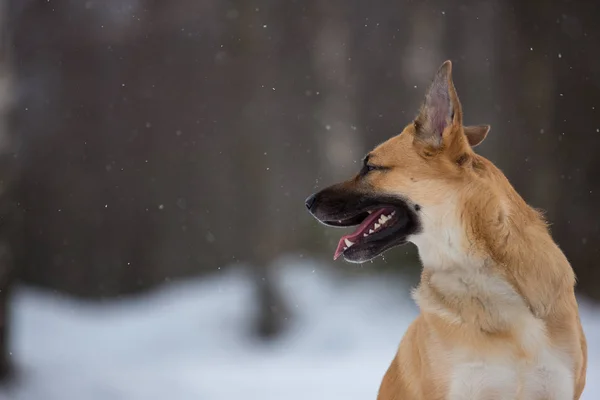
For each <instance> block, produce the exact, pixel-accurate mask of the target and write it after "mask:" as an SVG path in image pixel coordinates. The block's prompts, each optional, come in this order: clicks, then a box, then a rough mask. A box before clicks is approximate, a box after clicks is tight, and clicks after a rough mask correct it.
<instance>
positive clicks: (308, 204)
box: [304, 194, 317, 210]
mask: <svg viewBox="0 0 600 400" xmlns="http://www.w3.org/2000/svg"><path fill="white" fill-rule="evenodd" d="M316 198H317V196H316V195H314V194H311V195H310V196H308V198H307V199H306V201H305V202H304V204H306V208H308V209H309V210H310V209H311V208H312V206H313V204H315V199H316Z"/></svg>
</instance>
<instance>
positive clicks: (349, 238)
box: [333, 208, 387, 260]
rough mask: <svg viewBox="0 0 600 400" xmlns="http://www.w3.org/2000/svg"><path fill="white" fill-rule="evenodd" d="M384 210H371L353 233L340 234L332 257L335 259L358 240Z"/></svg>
mask: <svg viewBox="0 0 600 400" xmlns="http://www.w3.org/2000/svg"><path fill="white" fill-rule="evenodd" d="M386 210H387V209H385V208H382V209H381V210H377V211H374V212H372V213H371V214H370V215H369V216H368V217H367V218H365V220H364V221H363V222H362V223H361V224H360V225H359V226H358V228H356V230H355V231H354V232H353V233H351V234H349V235H344V236H342V238H341V239H340V241H339V243H338V245H337V248H336V249H335V253H334V255H333V259H334V260H337V259H338V258H339V257H340V256H341V255H342V253H343V252H344V250H346V249H347V248H348V247H350V246H352V245H353V244H354V243H356V242H358V241H359V240H360V239H361V238H362V237H363V233H364V232H366V231H367V230H368V229H369V227H371V226H372V225H373V224H374V223H375V221H377V220H378V219H379V217H380V216H381V214H383V213H384V212H385V211H386Z"/></svg>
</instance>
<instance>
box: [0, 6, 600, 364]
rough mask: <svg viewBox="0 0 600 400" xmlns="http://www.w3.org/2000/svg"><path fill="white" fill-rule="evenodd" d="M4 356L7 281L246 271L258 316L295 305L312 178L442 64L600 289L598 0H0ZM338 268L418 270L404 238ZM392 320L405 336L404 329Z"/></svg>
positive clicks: (412, 99)
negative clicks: (289, 259)
mask: <svg viewBox="0 0 600 400" xmlns="http://www.w3.org/2000/svg"><path fill="white" fill-rule="evenodd" d="M1 7H2V9H1V10H0V24H1V29H2V31H1V32H2V41H1V43H0V46H1V50H2V51H1V54H0V151H1V152H2V154H1V158H0V165H1V166H2V169H1V170H0V193H1V195H2V198H1V199H2V202H1V208H0V210H1V212H2V214H1V216H0V217H1V221H2V224H1V225H0V226H1V227H2V230H1V231H0V263H1V265H0V286H1V287H0V304H1V312H0V348H1V354H0V360H1V364H0V369H1V370H2V372H3V373H6V372H7V371H8V370H9V363H8V356H7V355H8V353H9V351H10V336H9V333H10V326H9V321H10V293H11V288H12V286H13V284H14V283H15V282H22V283H23V284H27V285H35V286H38V287H43V288H47V289H51V290H56V291H58V292H60V293H65V294H68V295H72V296H75V297H79V298H84V299H88V300H94V301H95V300H106V299H110V298H115V297H119V296H128V295H135V294H137V293H140V292H144V291H147V290H149V289H153V288H156V287H158V286H160V285H161V284H163V283H165V282H169V281H174V280H180V279H184V278H188V277H198V276H208V274H217V273H220V271H222V270H223V269H225V268H226V267H228V266H231V265H235V264H241V265H245V266H247V268H248V269H249V270H250V271H251V272H252V276H253V277H254V282H255V298H256V301H257V304H259V305H260V307H259V308H258V310H259V312H258V314H257V315H256V321H255V323H254V325H253V327H252V330H253V331H254V332H255V333H256V334H257V335H258V336H259V337H262V338H265V339H269V338H273V337H276V336H277V334H278V333H279V332H280V331H281V329H283V328H284V327H285V323H286V321H288V317H290V316H291V314H290V313H289V312H288V311H289V307H288V305H287V304H286V303H285V300H283V299H282V296H281V290H280V289H279V288H278V287H277V285H276V284H275V283H274V282H273V281H272V280H271V279H270V276H271V274H272V273H273V271H272V268H273V265H274V264H273V262H274V260H276V259H277V258H279V257H281V256H282V255H288V254H296V255H298V256H302V257H307V258H309V257H310V258H317V259H319V258H322V259H329V258H330V257H331V255H332V253H333V250H334V248H335V243H336V242H337V238H338V237H339V232H338V231H336V230H331V229H325V228H324V227H322V226H320V225H319V224H317V223H316V222H315V221H314V220H313V219H312V218H311V217H310V216H309V214H308V213H307V212H306V211H305V209H304V199H305V198H306V196H308V195H309V194H310V193H312V192H314V191H315V190H316V189H317V188H319V187H323V186H325V185H327V184H329V183H332V182H333V181H335V180H338V179H342V178H345V177H348V176H350V175H351V174H354V173H355V172H356V171H358V168H359V165H358V162H359V161H360V159H361V157H362V156H363V155H364V153H365V152H366V151H367V150H368V149H370V148H371V147H373V146H374V145H376V144H378V143H379V142H381V141H383V140H385V139H386V138H388V137H389V136H391V135H393V134H396V133H399V132H400V131H401V129H402V128H403V126H404V125H405V124H406V123H408V122H409V121H410V120H411V119H412V118H413V117H414V115H415V113H416V111H417V109H418V107H419V105H420V102H421V100H422V98H423V95H424V90H425V88H426V86H427V85H428V83H429V81H430V79H431V78H432V77H433V73H434V71H435V70H436V69H437V67H438V66H439V65H440V64H441V62H443V61H444V60H446V59H451V60H452V61H453V63H454V76H455V83H456V85H457V89H458V93H459V95H460V97H461V100H462V102H463V108H464V110H465V123H468V124H479V123H489V124H491V125H492V131H491V133H490V135H489V137H488V139H487V140H486V142H485V143H484V144H483V145H482V146H481V147H480V148H478V151H479V152H480V153H481V154H483V155H485V156H486V157H488V158H490V159H491V160H492V161H494V162H495V163H496V164H497V165H498V166H499V167H500V168H501V169H502V170H503V171H504V172H505V173H506V174H507V176H508V177H509V179H510V180H511V181H512V182H513V184H514V185H515V186H516V188H517V189H518V191H519V192H520V193H521V194H522V195H523V196H524V197H525V199H526V200H527V201H528V202H529V203H530V204H532V205H533V206H535V207H539V208H542V209H544V210H546V211H547V216H548V219H549V220H550V222H551V223H552V226H551V228H552V232H553V235H554V237H555V238H556V240H557V241H558V242H559V244H560V245H561V247H562V248H563V249H564V251H565V252H566V254H567V256H568V257H569V259H570V260H571V262H572V264H573V266H574V268H575V270H576V273H577V275H578V277H579V284H578V290H579V291H580V293H581V294H584V295H587V296H588V297H590V298H594V299H596V300H600V266H599V265H598V259H599V257H600V254H599V248H600V246H598V241H599V239H600V218H599V217H600V212H599V211H598V207H599V204H600V178H599V177H600V157H598V152H599V151H600V113H599V108H600V56H599V55H598V48H600V25H599V24H598V17H599V16H600V14H599V11H598V5H597V4H596V3H595V2H592V1H566V0H562V1H559V0H557V1H542V0H530V1H522V0H506V1H500V0H486V1H454V2H447V1H442V0H428V1H409V0H403V1H390V0H373V1H369V2H366V1H358V0H343V1H342V0H329V1H323V0H304V1H294V0H287V1H283V0H279V1H276V0H252V1H249V0H228V1H226V0H170V1H159V0H85V1H84V0H4V1H3V2H2V5H1ZM336 265H338V266H339V267H340V268H342V269H345V270H347V271H348V273H358V274H376V273H379V272H381V271H382V270H384V269H386V270H388V272H389V270H394V271H398V272H399V273H404V272H406V271H409V272H410V271H414V272H416V271H418V263H417V262H416V252H415V251H414V249H413V248H412V247H405V248H402V249H397V250H395V251H392V252H390V253H389V254H388V255H386V260H385V261H381V260H380V261H378V262H377V263H375V264H373V266H371V265H369V266H366V267H365V268H357V267H356V266H348V265H346V264H343V263H337V264H336ZM400 336H401V333H399V334H398V338H400Z"/></svg>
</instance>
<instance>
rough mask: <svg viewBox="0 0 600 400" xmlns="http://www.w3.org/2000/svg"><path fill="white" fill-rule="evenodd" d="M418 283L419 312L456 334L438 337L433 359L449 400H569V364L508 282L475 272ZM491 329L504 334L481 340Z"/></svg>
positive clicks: (441, 273) (441, 275) (442, 273)
mask: <svg viewBox="0 0 600 400" xmlns="http://www.w3.org/2000/svg"><path fill="white" fill-rule="evenodd" d="M425 278H426V279H425V281H424V282H422V284H421V286H420V287H419V289H418V290H417V291H416V292H415V300H416V301H417V303H418V304H419V306H420V307H421V309H422V311H423V312H425V313H430V314H435V315H437V316H438V317H439V318H441V320H443V321H444V324H445V326H453V327H456V328H455V329H453V330H454V331H456V332H461V333H460V334H458V335H456V336H455V337H451V336H449V335H448V334H446V333H445V332H438V333H440V334H439V335H438V336H437V337H438V339H437V340H436V341H437V342H438V343H437V344H436V345H435V346H434V348H436V351H435V353H437V354H432V357H433V358H434V359H436V358H437V359H438V361H442V360H443V362H442V364H444V367H442V368H440V371H439V373H440V374H442V375H445V376H446V379H447V382H448V385H449V388H448V390H449V396H448V400H462V399H465V400H466V399H472V400H478V399H482V400H483V399H499V400H503V399H507V400H520V399H523V400H572V398H573V391H574V386H573V385H574V380H573V375H572V369H571V365H570V361H569V359H568V358H567V357H566V356H564V355H562V354H561V353H560V352H559V351H557V350H554V349H552V347H551V345H550V340H549V338H548V336H547V333H546V329H545V325H544V323H543V322H542V321H541V320H539V319H538V318H536V317H535V316H534V315H533V314H532V313H531V311H530V310H529V308H528V307H527V305H526V304H525V302H524V300H523V299H522V298H521V296H519V295H518V293H516V292H515V290H514V289H513V288H512V286H511V285H509V284H508V283H507V282H505V281H504V280H503V279H502V278H500V277H497V276H491V275H487V274H485V273H481V272H478V271H469V272H465V271H462V272H461V271H437V272H434V273H432V274H429V275H428V276H426V277H425ZM465 332H471V333H472V335H471V334H465ZM498 332H502V333H507V334H506V335H505V338H504V336H502V335H500V337H501V338H500V339H498V338H497V337H496V338H495V339H493V340H492V339H490V340H488V339H486V338H487V337H488V336H487V335H489V336H490V337H495V336H494V334H493V333H498ZM450 343H451V344H450ZM438 351H439V353H438ZM444 353H445V354H444Z"/></svg>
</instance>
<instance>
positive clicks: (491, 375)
mask: <svg viewBox="0 0 600 400" xmlns="http://www.w3.org/2000/svg"><path fill="white" fill-rule="evenodd" d="M455 356H456V358H457V360H456V361H455V362H454V363H453V366H452V367H451V371H450V377H449V392H448V393H449V395H448V400H463V399H464V400H466V399H471V400H484V399H498V400H505V399H506V400H572V399H573V394H574V383H573V382H574V381H573V375H572V372H571V369H570V368H569V367H568V363H567V362H565V360H562V359H561V357H560V356H559V355H558V354H556V353H553V352H552V351H550V349H548V348H546V349H543V350H542V351H541V352H540V353H539V354H538V355H537V356H536V358H535V359H534V360H517V359H511V357H510V356H506V357H487V356H486V355H484V354H480V355H475V356H474V355H472V354H471V355H470V356H466V357H465V354H463V355H459V354H455Z"/></svg>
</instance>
